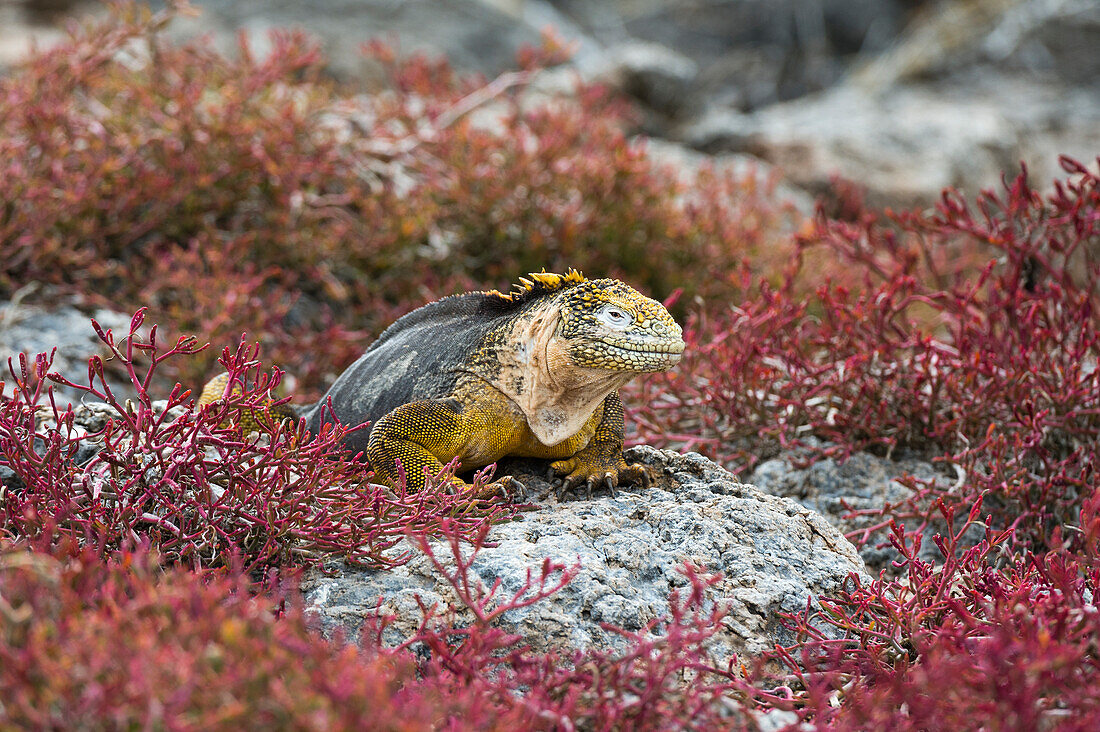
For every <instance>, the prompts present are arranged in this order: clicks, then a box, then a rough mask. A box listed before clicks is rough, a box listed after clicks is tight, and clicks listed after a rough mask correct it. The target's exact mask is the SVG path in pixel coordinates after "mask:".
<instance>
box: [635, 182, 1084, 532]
mask: <svg viewBox="0 0 1100 732" xmlns="http://www.w3.org/2000/svg"><path fill="white" fill-rule="evenodd" d="M1064 165H1065V167H1066V170H1067V171H1068V172H1069V173H1071V174H1072V178H1070V179H1069V180H1067V181H1065V182H1061V183H1059V184H1058V186H1057V188H1056V190H1055V193H1054V194H1053V195H1051V196H1050V197H1048V198H1047V199H1045V200H1044V199H1043V198H1042V197H1041V196H1040V194H1039V193H1038V192H1037V191H1035V190H1033V189H1032V188H1031V187H1029V185H1028V183H1027V178H1026V175H1024V174H1022V175H1020V176H1019V177H1018V178H1017V179H1016V180H1015V181H1014V182H1013V183H1012V184H1010V185H1008V186H1007V187H1006V192H1005V194H1004V195H1003V196H998V195H995V194H993V193H992V192H986V193H983V194H982V195H981V196H980V197H979V199H978V202H977V206H976V208H977V210H978V213H974V212H973V211H972V210H971V208H970V207H969V206H968V205H966V204H965V202H963V201H962V200H961V199H960V198H959V197H958V196H956V195H954V194H950V193H949V194H945V196H944V198H943V200H942V201H941V202H940V204H939V206H938V207H937V212H936V213H935V214H933V215H930V216H926V215H916V214H906V215H901V216H896V217H894V219H893V226H894V227H895V228H888V227H886V226H883V225H880V224H878V223H876V222H874V221H873V220H870V219H869V218H866V217H865V220H864V221H863V222H862V223H860V224H858V225H857V224H847V223H842V222H837V221H830V220H825V219H821V220H819V221H818V223H817V227H816V230H815V232H814V233H813V234H812V235H810V236H807V237H805V238H804V240H803V241H802V246H803V249H804V250H810V249H811V248H824V249H825V250H827V251H828V252H829V253H830V255H831V257H832V258H834V259H835V260H836V267H837V269H836V271H837V272H838V273H843V280H844V281H843V282H833V283H831V284H826V285H815V284H814V282H815V278H816V277H817V276H819V273H818V272H817V271H816V270H815V271H806V270H792V272H791V274H789V275H788V277H787V278H786V280H785V281H784V282H783V283H782V284H781V286H780V287H779V288H778V289H772V288H770V287H769V286H768V285H766V284H763V283H762V284H760V285H759V286H758V287H756V288H755V289H753V290H751V291H747V292H746V295H745V297H744V299H743V300H742V302H741V303H740V304H739V305H738V306H736V307H734V308H731V309H730V310H728V311H726V312H722V311H721V310H719V311H718V312H717V313H707V314H700V315H698V316H696V317H695V318H694V319H693V320H692V322H691V326H690V327H689V329H688V333H687V336H686V340H687V342H688V348H687V351H686V354H685V359H684V361H683V363H682V365H681V367H680V368H679V369H678V371H677V372H673V373H670V374H666V375H662V376H659V377H657V378H655V379H651V380H649V381H647V382H644V383H643V384H642V386H641V387H640V389H639V392H640V393H639V394H637V395H635V396H633V397H631V398H628V399H627V400H626V403H627V404H640V405H643V406H641V407H640V408H637V409H635V410H634V418H635V419H636V420H637V421H638V422H639V423H640V424H641V428H640V430H639V435H638V439H644V440H648V441H653V442H658V443H664V444H667V445H678V446H684V447H700V448H703V449H706V450H707V451H709V452H711V453H712V454H714V455H716V456H718V457H719V458H721V459H722V460H723V461H724V462H726V463H728V464H732V466H733V467H734V468H740V467H745V468H751V467H752V466H753V465H754V464H755V463H756V461H758V460H759V459H761V458H762V457H767V456H768V455H769V453H774V451H775V450H776V449H777V447H779V446H790V445H797V444H801V443H803V442H804V437H805V436H810V435H812V436H815V437H818V438H822V439H824V440H826V441H828V442H827V447H826V448H824V449H823V450H821V451H820V453H819V454H828V455H837V456H840V457H844V456H847V455H850V454H851V453H852V452H853V451H856V450H867V449H875V450H880V451H883V452H886V453H887V454H889V453H891V452H893V451H895V450H898V449H902V450H907V451H918V452H920V453H923V454H926V455H928V456H930V457H933V458H934V459H935V460H937V461H938V462H940V463H942V464H943V465H944V467H945V468H946V469H948V470H949V471H950V474H951V476H952V478H955V477H957V478H958V480H957V485H955V486H954V487H952V488H950V489H945V488H944V487H943V484H942V483H928V484H917V483H916V482H915V481H914V482H913V483H912V486H913V488H914V494H913V497H912V498H911V499H910V500H909V501H907V502H906V503H905V505H902V506H890V507H888V508H887V509H886V511H884V521H885V522H888V521H889V520H890V518H891V517H893V518H903V517H913V518H916V519H917V521H916V524H917V525H911V526H910V530H911V531H913V532H919V531H921V530H922V529H923V523H924V522H925V521H927V520H929V519H931V518H932V517H934V515H935V511H936V509H935V505H936V499H937V498H939V499H942V500H943V501H945V502H946V503H947V504H948V505H949V506H951V507H952V508H953V509H954V510H956V511H958V512H966V511H968V510H969V508H970V506H971V505H972V504H973V503H974V502H975V500H976V499H977V498H978V497H979V496H981V495H985V494H987V493H988V494H990V497H989V498H988V499H987V501H986V507H987V509H989V510H990V511H991V512H992V514H993V516H994V519H995V523H996V525H998V526H1002V527H1004V526H1013V527H1017V528H1018V529H1019V531H1017V533H1016V535H1015V537H1014V538H1015V540H1016V541H1023V542H1033V543H1035V545H1037V546H1044V545H1045V543H1046V541H1047V540H1048V538H1049V537H1050V535H1051V532H1052V531H1053V530H1054V528H1055V527H1058V526H1062V527H1068V528H1071V529H1072V528H1073V527H1075V526H1076V521H1077V513H1078V511H1079V509H1080V501H1081V498H1082V496H1084V495H1088V493H1089V492H1090V490H1091V489H1090V486H1092V485H1093V484H1094V483H1095V480H1096V469H1097V465H1096V445H1097V444H1098V443H1100V371H1098V370H1097V369H1096V363H1097V360H1098V358H1100V335H1098V331H1097V324H1098V322H1100V311H1098V310H1097V308H1096V305H1097V297H1098V295H1100V293H1098V292H1097V290H1096V286H1095V283H1096V282H1097V281H1098V279H1100V263H1098V260H1097V254H1096V251H1095V250H1094V249H1095V242H1096V241H1097V238H1098V237H1100V216H1098V215H1097V210H1098V209H1100V178H1097V176H1096V175H1095V174H1093V173H1090V172H1088V171H1087V170H1086V169H1085V168H1084V167H1083V166H1080V165H1079V164H1077V163H1075V162H1073V161H1069V160H1064ZM819 260H820V258H819V259H818V260H815V261H819ZM745 286H746V288H748V282H747V281H746V282H745ZM1063 530H1065V529H1063ZM1074 530H1075V529H1074Z"/></svg>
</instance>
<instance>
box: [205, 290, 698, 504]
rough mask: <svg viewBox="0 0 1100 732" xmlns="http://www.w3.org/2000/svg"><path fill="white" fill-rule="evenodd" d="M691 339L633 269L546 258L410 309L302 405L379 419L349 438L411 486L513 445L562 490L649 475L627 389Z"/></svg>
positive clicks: (345, 416)
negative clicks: (493, 286)
mask: <svg viewBox="0 0 1100 732" xmlns="http://www.w3.org/2000/svg"><path fill="white" fill-rule="evenodd" d="M683 348H684V343H683V340H682V338H681V331H680V327H679V326H678V325H677V324H676V323H675V321H674V320H673V319H672V317H671V316H670V315H669V314H668V311H667V310H665V308H664V307H663V306H662V305H661V304H660V303H658V302H656V301H654V300H651V299H649V298H647V297H644V296H643V295H641V294H640V293H638V292H637V291H636V290H634V289H632V288H630V287H628V286H627V285H625V284H623V283H622V282H619V281H617V280H610V279H605V280H586V279H585V278H584V277H583V275H581V274H580V273H579V272H576V271H575V270H570V271H569V272H567V273H566V274H564V275H557V274H550V273H545V272H543V273H538V274H532V275H530V279H521V284H520V285H519V286H518V287H517V288H516V289H515V290H514V291H513V292H511V293H508V294H504V293H500V292H497V291H495V290H494V291H490V292H474V293H468V294H466V295H456V296H453V297H448V298H443V299H442V300H439V301H437V302H434V303H430V304H428V305H425V306H424V307H422V308H420V309H419V310H415V311H413V312H412V313H409V314H408V315H406V316H404V317H403V318H401V319H400V320H398V321H397V322H396V323H394V324H393V325H392V326H390V328H388V329H387V330H386V332H384V333H383V334H382V336H381V337H380V338H379V339H378V340H377V341H376V342H375V343H374V344H372V345H371V347H370V348H368V349H367V351H366V353H364V354H363V356H362V357H361V358H360V359H359V360H358V361H356V363H354V364H352V366H350V367H349V368H348V369H347V370H346V371H345V372H344V373H343V374H342V375H341V376H340V378H339V379H337V381H336V383H335V384H333V386H332V388H331V389H330V390H329V392H328V393H327V394H326V395H325V397H324V398H323V399H322V400H321V401H320V402H319V403H318V404H317V405H314V406H313V407H312V408H310V409H308V410H307V411H305V412H304V414H303V416H304V417H305V419H306V420H307V425H308V427H309V428H310V429H311V430H312V431H314V432H316V431H317V430H318V429H319V428H320V426H321V425H322V424H325V423H327V422H332V421H333V413H335V417H336V418H338V419H339V420H340V421H341V422H342V423H344V424H347V425H356V424H360V423H362V422H367V421H369V422H372V427H371V429H370V431H369V433H366V431H365V430H360V431H358V432H355V433H352V434H351V435H349V436H348V438H347V440H346V443H347V446H348V447H349V448H351V449H352V450H356V451H362V452H363V453H364V454H365V456H366V458H367V460H369V462H370V464H371V467H373V468H374V471H375V474H376V476H377V478H378V479H379V480H380V481H382V482H385V483H388V484H390V485H394V484H396V483H397V482H399V476H400V473H401V470H399V467H398V465H399V464H400V467H401V468H403V472H404V473H405V478H406V485H407V487H408V488H409V489H410V490H419V489H420V488H422V487H423V486H424V484H425V476H426V475H429V474H430V475H435V474H438V473H439V472H441V471H442V470H443V468H444V466H445V465H446V464H447V463H449V462H450V461H452V460H454V459H455V458H457V459H458V470H459V472H462V471H467V470H470V469H473V468H479V467H482V466H485V465H488V464H490V463H494V462H496V461H498V460H500V459H501V458H503V457H505V456H509V455H512V456H517V457H535V458H544V459H548V460H551V461H552V462H551V463H550V467H551V470H552V472H553V473H556V474H557V475H559V476H562V478H563V481H562V490H567V489H570V488H572V487H574V486H576V485H582V484H583V485H585V486H586V487H587V488H588V490H589V491H591V489H592V488H594V487H595V486H597V485H607V486H608V487H609V488H610V489H611V490H612V491H614V489H615V488H616V487H617V486H618V485H620V484H623V483H639V482H640V483H642V484H643V485H648V484H649V482H650V475H649V473H648V471H647V469H646V468H644V467H643V466H640V465H631V464H628V463H627V462H626V461H625V460H624V458H623V431H624V425H623V406H622V402H621V401H620V400H619V394H618V389H619V388H620V387H621V386H622V385H623V384H625V383H626V382H627V381H629V380H630V379H631V378H633V377H634V376H636V375H638V374H640V373H647V372H657V371H665V370H667V369H669V368H671V367H672V366H674V365H675V364H676V363H677V362H679V360H680V354H681V353H682V352H683ZM222 388H223V389H224V384H223V385H222ZM208 390H209V385H208ZM206 391H207V390H204V394H203V397H202V399H200V403H205V402H204V401H203V400H204V399H207V393H206ZM212 391H216V392H217V394H216V396H215V397H214V398H217V397H220V396H221V394H222V390H221V389H214V390H212ZM208 401H209V400H208ZM452 483H453V485H454V488H455V489H456V490H469V488H470V487H469V485H468V484H467V483H465V482H464V481H462V480H461V479H459V478H453V479H452ZM508 487H509V485H508V483H507V482H506V481H500V482H497V483H494V484H490V486H488V489H489V491H490V492H499V491H504V490H506V489H507V488H508ZM515 487H518V488H520V489H522V486H515Z"/></svg>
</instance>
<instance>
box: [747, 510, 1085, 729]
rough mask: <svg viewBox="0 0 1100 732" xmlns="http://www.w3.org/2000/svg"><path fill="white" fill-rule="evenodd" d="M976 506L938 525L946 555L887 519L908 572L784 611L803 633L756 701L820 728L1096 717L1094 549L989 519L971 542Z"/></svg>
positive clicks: (1025, 725) (1073, 724)
mask: <svg viewBox="0 0 1100 732" xmlns="http://www.w3.org/2000/svg"><path fill="white" fill-rule="evenodd" d="M941 508H942V507H941ZM980 509H981V502H980V501H978V503H976V504H975V506H974V507H973V509H972V510H971V512H970V514H969V516H968V518H967V520H966V521H965V522H964V523H963V525H962V526H961V527H960V530H959V531H958V532H956V533H955V534H953V535H951V536H948V537H946V538H945V539H940V538H937V547H938V548H939V549H940V551H941V553H942V555H943V564H941V565H939V566H933V565H931V564H929V563H927V562H924V561H922V560H921V559H920V558H919V557H918V551H919V548H920V542H919V538H918V539H917V540H916V541H913V542H910V541H909V539H908V538H907V537H906V536H905V533H904V532H903V531H901V530H900V528H898V527H896V526H895V527H894V533H893V536H892V543H893V545H894V547H895V548H896V549H897V550H898V553H899V560H898V563H899V565H900V566H902V567H904V568H905V569H907V570H908V572H907V574H906V576H905V578H904V579H902V580H900V581H892V582H887V581H883V580H879V581H876V582H873V583H872V584H870V585H869V586H863V585H861V584H860V583H859V582H858V580H856V579H855V578H853V580H852V582H853V587H852V588H851V589H849V590H847V591H845V592H842V593H839V594H838V595H837V596H836V597H834V598H832V599H831V600H822V601H821V606H822V609H821V610H819V611H816V612H812V613H811V612H809V611H807V612H805V613H803V614H801V615H798V616H795V617H793V618H790V619H789V622H790V625H791V627H792V629H793V630H795V631H796V632H797V633H798V634H799V638H800V643H799V646H798V647H796V648H790V649H782V650H779V651H778V653H777V655H778V657H779V658H782V659H783V660H785V661H786V662H787V664H788V665H789V667H790V669H791V671H792V675H791V676H790V677H788V678H787V679H784V680H783V681H785V682H786V684H788V685H787V686H786V687H783V688H784V689H785V693H783V694H779V693H777V691H778V690H773V691H771V692H768V693H762V694H761V695H760V698H761V699H762V700H763V702H764V703H765V704H766V705H769V706H775V707H780V708H786V709H795V710H797V711H798V712H799V716H800V718H802V719H804V720H812V721H813V722H814V723H815V725H816V726H817V727H818V728H820V729H837V730H847V729H860V730H879V729H892V730H893V729H897V730H924V729H975V728H981V729H1019V730H1024V729H1059V730H1087V729H1095V728H1096V727H1097V725H1098V724H1100V699H1098V698H1097V696H1096V694H1095V689H1096V685H1097V683H1100V655H1098V654H1097V644H1098V642H1100V613H1098V612H1097V608H1096V605H1095V603H1094V600H1093V598H1094V597H1095V596H1096V593H1097V592H1098V591H1100V565H1098V563H1097V561H1096V559H1097V554H1096V553H1095V552H1090V553H1089V554H1087V555H1083V556H1082V555H1073V554H1071V553H1068V552H1065V551H1062V550H1057V551H1050V552H1047V553H1045V554H1038V555H1025V556H1012V555H1010V554H1008V553H1007V552H1006V551H1005V549H1006V548H1007V545H1006V540H1007V539H1008V537H1009V535H1010V533H1011V531H1009V530H1006V531H1003V532H999V533H994V532H991V531H989V530H987V531H986V536H985V538H984V539H983V540H982V541H981V542H979V543H978V544H977V545H976V546H970V547H969V548H968V544H967V543H965V542H963V541H962V537H963V534H964V533H965V532H966V530H967V529H968V528H969V527H970V526H972V525H975V524H977V525H979V526H981V525H982V524H981V522H980V519H981V515H980ZM942 510H943V511H944V513H945V516H944V518H945V520H946V522H947V523H948V525H951V524H952V523H953V521H952V519H953V518H954V516H953V515H952V513H951V511H950V510H949V509H942ZM1093 546H1094V548H1095V546H1096V545H1095V544H1094V545H1093ZM827 627H831V628H833V629H839V630H841V631H842V637H841V638H840V639H836V640H834V639H830V637H829V634H828V633H826V632H823V629H824V628H827ZM771 683H774V679H773V680H771ZM791 687H794V688H796V689H798V690H799V693H797V694H792V693H791Z"/></svg>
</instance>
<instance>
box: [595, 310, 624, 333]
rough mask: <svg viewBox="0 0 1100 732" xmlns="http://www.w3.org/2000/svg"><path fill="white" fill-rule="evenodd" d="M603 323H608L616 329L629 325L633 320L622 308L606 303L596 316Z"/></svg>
mask: <svg viewBox="0 0 1100 732" xmlns="http://www.w3.org/2000/svg"><path fill="white" fill-rule="evenodd" d="M596 317H598V318H599V319H600V322H602V323H603V324H604V325H608V326H610V327H612V328H615V329H616V330H622V329H623V328H626V327H627V326H628V325H630V323H631V321H632V320H633V319H632V318H631V317H630V315H629V314H628V313H627V312H626V311H625V310H623V309H622V308H619V307H615V306H614V305H607V306H605V307H603V308H602V309H601V310H600V311H599V313H597V316H596Z"/></svg>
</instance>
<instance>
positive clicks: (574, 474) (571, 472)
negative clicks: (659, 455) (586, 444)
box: [547, 456, 653, 501]
mask: <svg viewBox="0 0 1100 732" xmlns="http://www.w3.org/2000/svg"><path fill="white" fill-rule="evenodd" d="M547 479H548V480H549V481H550V482H551V483H552V484H553V483H557V486H558V500H559V501H560V500H562V499H563V498H564V497H565V494H566V493H567V492H569V491H572V490H573V489H574V488H575V487H577V486H580V485H583V486H584V487H585V497H586V498H589V499H590V498H592V491H593V490H594V489H596V488H598V487H600V486H607V488H608V490H609V491H610V492H611V495H612V497H614V496H616V495H618V493H617V492H616V490H615V489H616V488H618V487H619V485H622V484H626V483H641V485H642V487H643V488H649V486H650V485H652V484H653V473H652V472H651V471H650V469H649V468H647V467H646V466H644V465H640V464H637V463H635V464H630V463H628V462H626V461H625V460H623V458H622V456H619V457H618V459H617V460H616V459H615V458H608V457H605V458H602V459H598V460H585V459H584V458H583V457H578V456H574V457H571V458H566V459H565V460H555V461H554V462H552V463H550V470H549V473H548V475H547ZM558 481H560V482H558Z"/></svg>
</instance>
